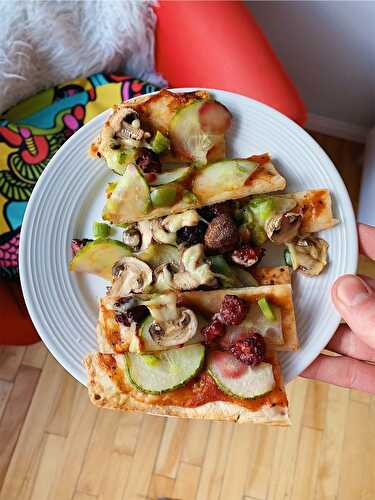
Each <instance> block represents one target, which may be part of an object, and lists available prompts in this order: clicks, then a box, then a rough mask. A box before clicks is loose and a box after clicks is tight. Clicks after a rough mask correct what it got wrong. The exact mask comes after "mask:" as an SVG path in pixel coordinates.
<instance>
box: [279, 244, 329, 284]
mask: <svg viewBox="0 0 375 500" xmlns="http://www.w3.org/2000/svg"><path fill="white" fill-rule="evenodd" d="M287 248H288V250H289V252H290V257H291V260H292V265H293V269H294V270H298V271H301V272H302V273H303V274H306V275H307V276H317V275H318V274H320V273H321V272H322V271H323V269H324V268H325V266H326V265H327V253H328V243H327V242H326V241H325V240H323V239H322V238H317V237H315V236H310V235H309V236H304V237H301V238H297V239H296V240H294V241H293V242H292V243H287Z"/></svg>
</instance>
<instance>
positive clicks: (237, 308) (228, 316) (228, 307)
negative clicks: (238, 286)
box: [219, 295, 249, 326]
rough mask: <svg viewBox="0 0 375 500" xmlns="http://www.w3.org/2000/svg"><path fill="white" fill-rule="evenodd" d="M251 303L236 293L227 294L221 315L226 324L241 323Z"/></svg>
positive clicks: (221, 308) (222, 304)
mask: <svg viewBox="0 0 375 500" xmlns="http://www.w3.org/2000/svg"><path fill="white" fill-rule="evenodd" d="M248 310H249V304H248V303H247V302H246V301H245V300H243V299H240V298H239V297H237V296H236V295H225V297H224V300H223V302H222V303H221V307H220V311H219V316H220V318H221V321H222V322H223V323H224V325H227V326H230V325H239V324H240V323H242V321H243V320H244V319H245V317H246V314H247V312H248Z"/></svg>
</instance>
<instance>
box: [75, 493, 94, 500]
mask: <svg viewBox="0 0 375 500" xmlns="http://www.w3.org/2000/svg"><path fill="white" fill-rule="evenodd" d="M97 498H98V497H94V496H92V495H86V493H79V492H77V493H75V494H74V496H73V498H72V500H96V499H97Z"/></svg>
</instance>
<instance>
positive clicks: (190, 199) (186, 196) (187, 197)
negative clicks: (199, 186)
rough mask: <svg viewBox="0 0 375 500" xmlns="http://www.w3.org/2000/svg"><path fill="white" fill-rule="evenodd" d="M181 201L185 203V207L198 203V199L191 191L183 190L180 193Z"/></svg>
mask: <svg viewBox="0 0 375 500" xmlns="http://www.w3.org/2000/svg"><path fill="white" fill-rule="evenodd" d="M182 201H183V203H186V204H187V205H190V204H192V203H197V202H198V198H197V197H196V196H195V194H194V193H192V192H191V191H187V190H184V191H183V192H182Z"/></svg>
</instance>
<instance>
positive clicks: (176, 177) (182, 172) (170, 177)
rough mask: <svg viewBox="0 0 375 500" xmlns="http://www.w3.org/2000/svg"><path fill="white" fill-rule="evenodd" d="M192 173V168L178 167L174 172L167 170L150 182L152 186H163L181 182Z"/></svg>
mask: <svg viewBox="0 0 375 500" xmlns="http://www.w3.org/2000/svg"><path fill="white" fill-rule="evenodd" d="M192 171H193V169H192V168H191V167H177V168H175V169H173V170H172V169H171V170H166V171H164V172H162V173H160V174H156V178H155V179H154V180H153V181H150V185H151V186H161V185H163V184H170V183H171V182H181V181H183V180H185V179H187V178H188V177H189V175H191V173H192Z"/></svg>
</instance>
